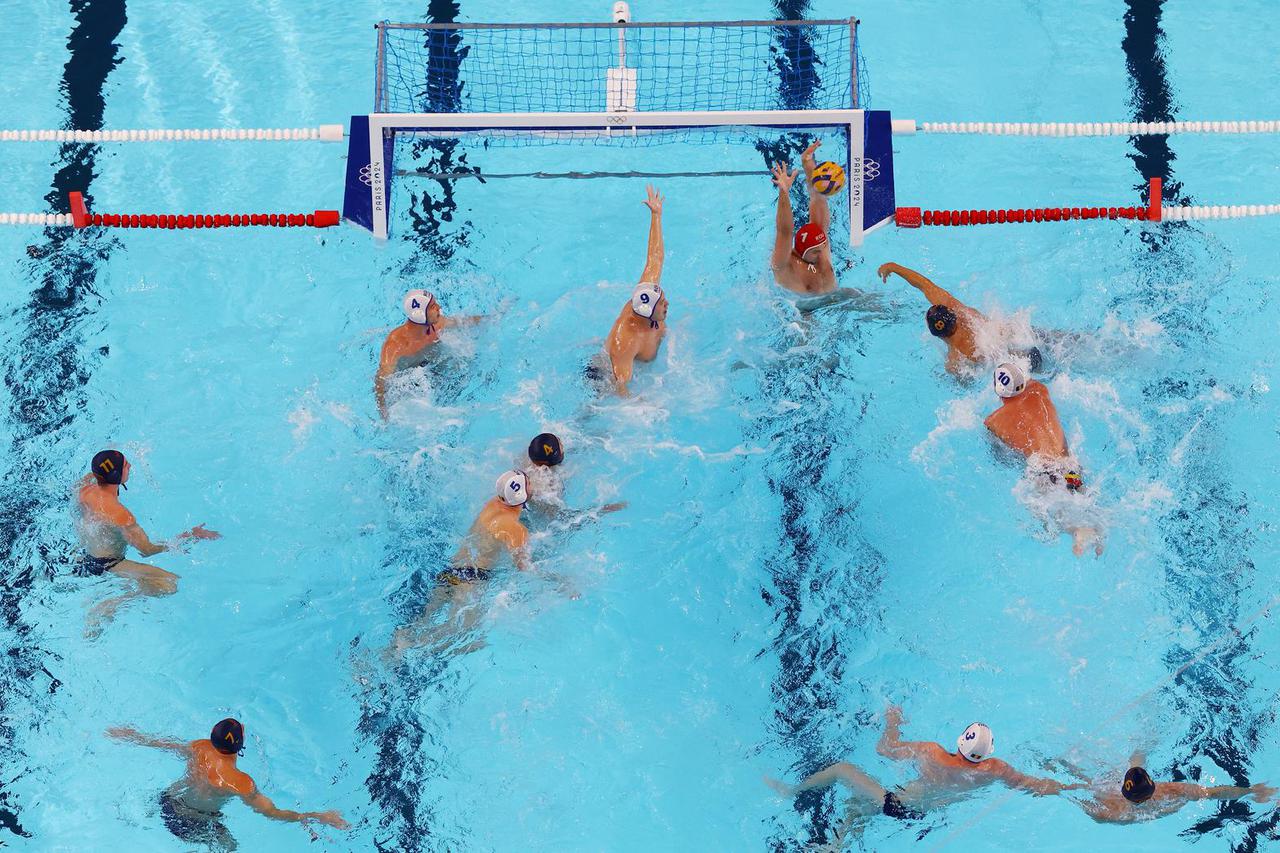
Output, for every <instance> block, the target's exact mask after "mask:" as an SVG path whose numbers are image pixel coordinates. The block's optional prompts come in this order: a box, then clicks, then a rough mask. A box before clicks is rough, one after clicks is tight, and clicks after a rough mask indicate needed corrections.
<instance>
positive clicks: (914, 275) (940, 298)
mask: <svg viewBox="0 0 1280 853" xmlns="http://www.w3.org/2000/svg"><path fill="white" fill-rule="evenodd" d="M876 273H877V274H878V275H879V276H880V280H881V281H888V280H889V275H890V274H891V273H897V274H898V275H900V276H902V277H903V278H904V279H906V281H907V284H909V285H911V286H912V287H914V288H915V289H916V290H918V291H920V292H921V293H923V294H924V296H925V298H926V299H928V300H929V301H930V302H931V303H933V304H934V305H946V306H947V307H948V308H957V307H958V308H968V307H969V306H968V305H965V304H964V303H963V302H961V301H960V300H959V299H956V298H955V297H954V296H952V295H951V294H950V293H948V292H947V291H945V290H943V289H942V288H941V287H938V285H936V284H934V283H933V282H932V281H930V280H929V279H927V278H925V277H924V276H923V275H921V274H920V273H918V272H916V271H915V270H913V269H908V268H907V267H904V266H902V265H901V264H895V263H892V262H890V263H887V264H881V265H880V269H878V270H877V271H876Z"/></svg>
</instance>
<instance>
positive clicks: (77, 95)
mask: <svg viewBox="0 0 1280 853" xmlns="http://www.w3.org/2000/svg"><path fill="white" fill-rule="evenodd" d="M70 9H71V15H72V17H73V19H74V21H75V23H74V25H73V26H72V28H71V33H70V35H69V36H68V38H67V47H68V50H69V54H70V55H69V56H68V58H67V62H66V64H65V66H64V67H63V73H62V83H61V91H62V96H63V99H64V100H65V102H66V110H67V119H66V122H65V124H64V125H63V126H64V127H66V128H76V129H84V130H98V129H100V128H101V127H102V117H103V109H104V106H105V99H104V94H103V87H104V84H105V83H106V79H107V76H108V75H109V74H110V73H111V71H112V70H113V69H114V68H115V67H116V66H117V65H118V64H119V63H120V62H121V61H122V60H121V58H120V56H119V45H117V44H116V37H117V36H119V34H120V31H121V30H122V29H123V28H124V24H125V4H124V0H73V2H71V4H70ZM98 154H99V147H98V146H96V145H84V144H74V143H68V144H64V145H62V146H60V148H59V151H58V159H57V160H56V161H55V162H54V163H53V165H54V166H56V167H57V171H56V174H55V175H54V179H53V188H52V189H51V190H50V192H49V194H48V195H47V196H45V198H46V199H47V200H48V202H49V205H50V208H51V209H52V210H54V211H57V212H60V213H65V212H67V210H68V208H67V193H68V192H70V191H72V190H81V191H87V190H88V189H89V185H90V182H91V181H92V180H93V177H94V175H95V174H96V160H97V157H98ZM111 248H112V244H111V243H110V242H108V241H101V240H95V238H87V239H86V238H85V237H84V236H83V235H80V234H75V233H73V232H71V231H68V230H67V229H65V228H49V229H46V230H45V232H44V234H43V239H42V242H40V243H38V244H34V245H32V246H29V247H28V249H27V254H28V256H29V259H28V260H27V261H26V262H25V268H26V271H27V272H28V273H29V274H30V275H31V277H32V278H33V279H34V280H35V282H36V286H35V288H34V289H33V290H32V293H31V296H30V298H29V299H28V301H27V302H26V303H25V304H24V305H22V306H20V307H19V308H18V309H17V310H16V311H15V312H14V314H13V316H12V317H11V318H10V320H9V322H8V324H7V325H8V326H9V327H10V328H12V329H14V330H15V331H14V332H13V333H12V335H11V337H10V338H9V339H8V340H7V341H6V342H5V344H6V345H5V347H4V373H5V384H6V387H7V391H8V403H9V411H8V417H9V420H10V423H11V424H12V427H13V443H12V446H11V448H10V452H9V459H8V461H9V464H10V466H11V470H13V471H21V472H22V476H21V477H6V478H4V480H3V485H2V486H0V565H3V569H0V571H3V577H4V583H3V585H2V587H0V612H2V613H3V616H4V630H5V631H6V633H7V637H6V645H7V646H8V648H7V654H5V655H4V657H3V658H2V660H3V664H2V669H0V681H2V683H3V687H0V745H2V746H0V749H3V754H4V756H5V761H4V764H5V768H6V769H5V778H4V779H3V780H0V828H3V829H4V830H7V831H8V832H10V833H13V834H15V835H19V836H23V837H30V835H29V833H28V832H27V831H26V830H24V829H23V827H22V824H21V823H20V821H19V811H20V806H19V804H18V803H17V802H16V800H15V797H14V795H13V792H12V791H10V790H8V789H6V788H5V787H3V785H7V784H11V783H12V781H13V780H14V779H16V778H18V777H20V776H21V775H23V773H24V772H25V769H26V759H25V757H24V755H25V750H23V749H22V745H21V743H20V741H21V733H20V732H18V731H16V730H15V727H14V726H13V724H12V723H11V721H12V720H14V719H26V720H27V721H28V722H29V723H30V724H31V725H32V726H38V725H39V720H40V719H41V717H42V714H41V712H40V708H41V706H42V705H43V704H44V703H46V702H49V701H51V699H50V697H52V696H53V695H54V694H55V693H56V692H57V690H58V688H59V687H60V686H61V682H60V681H59V680H58V678H57V677H56V676H55V675H53V674H52V673H51V672H50V671H49V669H48V668H47V667H46V661H48V660H49V658H50V652H49V651H48V650H46V649H43V648H41V647H40V645H39V642H40V640H39V637H38V636H37V634H36V629H35V626H33V625H31V624H29V623H28V622H27V621H26V620H25V617H24V613H23V611H24V605H25V604H26V603H27V602H28V600H29V597H30V596H31V595H32V594H33V590H34V586H35V583H36V582H37V580H39V579H44V580H49V579H51V578H52V577H53V574H54V571H55V568H56V566H57V565H59V564H61V563H65V561H66V560H65V558H66V554H67V549H68V545H67V543H66V542H65V540H64V539H63V538H62V536H61V535H60V534H57V533H50V532H48V531H46V530H45V529H44V525H42V524H41V520H42V519H46V518H48V517H50V515H51V514H55V513H56V512H57V510H58V508H59V507H61V506H65V504H66V501H67V496H66V494H64V493H63V492H62V491H60V486H59V484H60V483H61V473H60V472H61V471H63V470H64V467H65V461H66V460H65V459H62V458H61V457H60V456H59V453H60V451H61V448H62V447H64V446H65V445H67V444H74V443H75V442H70V441H68V440H67V438H68V436H69V435H70V433H71V431H72V427H73V425H74V423H75V419H76V416H77V415H78V413H79V412H81V411H82V410H83V409H84V407H85V405H86V397H85V393H84V386H85V384H86V383H87V382H88V379H89V376H90V370H91V367H92V362H93V361H94V360H95V359H96V358H100V357H101V356H102V355H105V352H103V353H98V354H96V355H94V356H90V357H89V358H88V359H86V357H85V354H84V353H83V352H82V351H81V350H82V346H83V340H82V338H81V335H80V332H79V329H80V327H81V324H82V323H83V322H84V321H85V318H86V317H87V316H90V315H91V314H92V312H93V311H94V310H95V309H96V308H97V307H98V306H99V304H100V302H101V298H100V296H99V295H98V293H97V292H96V291H95V290H94V281H95V277H96V273H97V267H98V264H99V263H101V262H102V261H104V260H105V259H106V257H107V255H108V254H109V252H110V250H111ZM32 706H34V707H32ZM2 843H3V842H0V844H2Z"/></svg>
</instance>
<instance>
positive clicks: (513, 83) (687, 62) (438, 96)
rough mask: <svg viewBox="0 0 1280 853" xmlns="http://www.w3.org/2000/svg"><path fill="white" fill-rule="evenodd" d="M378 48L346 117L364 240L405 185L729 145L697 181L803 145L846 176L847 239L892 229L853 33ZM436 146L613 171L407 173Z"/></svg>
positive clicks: (506, 168)
mask: <svg viewBox="0 0 1280 853" xmlns="http://www.w3.org/2000/svg"><path fill="white" fill-rule="evenodd" d="M618 5H625V4H618ZM623 12H624V13H625V12H626V10H625V9H624V10H623ZM615 14H617V8H616V7H615ZM377 38H378V62H377V73H376V84H375V97H374V104H375V112H373V113H371V114H369V115H367V116H353V117H352V124H351V135H350V150H349V156H348V163H347V191H346V198H345V202H344V209H343V214H344V216H345V217H346V218H347V219H348V220H350V221H352V222H355V223H357V224H359V225H362V226H364V227H365V228H368V229H369V230H370V231H372V232H373V234H374V235H375V236H376V237H379V238H385V237H386V236H387V234H388V230H389V220H390V215H389V214H390V207H391V197H392V193H391V187H392V184H393V182H394V181H396V180H398V179H401V178H403V177H405V176H408V175H415V176H423V177H429V178H433V179H435V180H440V181H453V180H462V179H466V178H474V177H478V178H481V179H483V178H485V176H486V171H488V172H489V173H490V174H501V175H503V176H517V175H522V174H526V173H527V174H530V175H534V174H536V176H538V177H549V176H555V175H560V174H563V175H564V176H566V177H568V176H573V177H584V176H592V175H598V174H608V175H611V176H617V175H625V174H629V173H637V174H638V173H639V170H636V169H628V168H626V166H625V165H623V166H618V164H619V163H625V160H626V156H627V155H626V153H625V152H626V151H628V150H632V151H634V149H637V148H641V147H643V148H650V147H652V146H655V145H662V144H666V143H673V142H682V143H692V144H699V143H704V142H713V143H724V142H725V141H726V140H730V139H731V140H732V141H733V142H735V143H738V144H736V145H734V146H732V148H733V149H734V150H736V151H745V152H747V153H746V155H745V157H734V158H730V159H731V160H732V163H731V164H730V166H731V168H725V169H719V170H708V171H705V172H702V173H700V174H706V175H717V174H729V173H731V174H740V173H741V174H746V173H750V172H752V171H756V172H758V173H759V174H760V175H762V176H763V175H765V174H766V169H767V163H768V161H769V160H770V159H771V158H773V159H776V158H777V157H778V156H782V157H786V158H787V159H792V160H794V159H795V158H794V156H793V155H794V152H796V151H798V149H799V148H800V147H803V142H804V141H805V140H806V139H807V138H809V137H810V136H815V135H821V136H822V137H823V139H824V143H825V144H824V147H823V149H822V152H821V153H822V156H823V158H824V159H830V160H834V161H836V162H838V163H840V164H841V165H842V166H844V167H845V169H846V174H847V176H848V182H847V191H846V193H845V199H846V201H847V206H848V210H847V214H848V224H849V230H850V239H851V241H852V242H853V243H854V244H855V245H856V244H860V243H861V242H862V237H863V235H864V234H865V233H867V232H868V231H871V230H872V229H874V228H876V227H879V226H880V225H882V224H884V223H885V222H887V221H889V220H890V219H891V218H892V216H893V211H894V202H893V169H892V148H891V145H890V135H891V123H890V119H889V114H888V113H887V112H873V111H864V110H862V109H861V108H860V107H861V106H862V105H863V103H864V97H865V92H864V87H863V86H862V85H861V81H860V74H859V68H858V50H857V21H856V20H853V19H848V20H828V21H733V22H705V23H607V24H459V23H451V24H393V23H385V22H384V23H382V24H380V25H378V27H377ZM437 143H438V144H439V145H448V146H459V145H462V146H470V147H471V148H472V149H474V150H475V151H477V152H481V153H483V152H494V151H499V150H500V151H503V152H504V153H508V154H509V151H508V149H513V148H532V147H539V148H543V147H546V146H562V145H579V146H580V145H589V146H591V147H592V148H593V149H594V150H597V151H598V150H600V149H604V150H606V151H610V152H615V154H614V156H612V157H611V158H610V159H609V162H610V164H612V168H610V169H606V170H594V171H592V170H581V169H578V170H564V169H561V170H560V171H557V170H556V169H555V168H553V167H546V165H545V161H546V158H545V157H544V158H542V159H541V160H539V163H541V164H542V165H540V166H539V167H538V171H537V172H536V173H534V172H532V171H531V170H530V169H524V170H523V171H522V170H521V169H520V168H518V167H513V166H512V162H513V160H512V158H511V157H510V156H507V157H505V158H503V159H502V161H501V162H502V166H501V169H502V171H500V172H496V173H495V172H494V167H496V166H498V163H497V162H496V159H495V158H494V157H492V156H490V157H488V158H487V159H488V161H489V162H486V158H485V157H482V156H474V155H473V156H471V157H469V158H468V164H469V165H468V166H467V168H466V169H465V170H456V169H455V170H449V169H441V168H439V167H436V168H435V169H434V171H433V170H432V168H430V167H428V168H423V167H421V165H420V163H419V162H418V160H419V158H418V157H417V156H415V153H420V152H421V151H422V149H423V146H424V144H425V145H427V146H430V145H432V144H437ZM616 152H622V153H616ZM428 159H430V158H428ZM436 159H437V160H438V159H439V158H436ZM644 174H646V175H653V174H655V173H653V172H645V173H644ZM837 206H838V205H837ZM841 218H842V219H843V218H844V217H841Z"/></svg>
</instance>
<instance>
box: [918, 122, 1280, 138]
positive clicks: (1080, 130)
mask: <svg viewBox="0 0 1280 853" xmlns="http://www.w3.org/2000/svg"><path fill="white" fill-rule="evenodd" d="M893 132H894V133H895V134H907V135H910V134H913V133H968V134H979V135H983V136H1160V135H1164V134H1169V133H1219V134H1226V133H1280V121H1276V120H1253V119H1249V120H1243V121H1238V120H1237V121H1038V122H1026V121H921V122H917V121H915V120H914V119H894V120H893Z"/></svg>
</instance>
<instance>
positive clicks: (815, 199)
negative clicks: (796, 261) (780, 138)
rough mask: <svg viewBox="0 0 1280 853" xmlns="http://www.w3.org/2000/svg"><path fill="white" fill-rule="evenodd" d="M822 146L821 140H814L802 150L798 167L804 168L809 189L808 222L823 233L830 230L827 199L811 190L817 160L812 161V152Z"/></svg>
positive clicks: (829, 213)
mask: <svg viewBox="0 0 1280 853" xmlns="http://www.w3.org/2000/svg"><path fill="white" fill-rule="evenodd" d="M821 144H822V140H821V139H815V140H814V141H813V142H811V143H810V144H809V147H808V148H806V149H804V153H803V154H801V155H800V165H801V166H803V167H804V177H805V183H806V184H807V185H808V187H809V221H810V222H812V223H813V224H814V225H817V226H818V227H819V228H821V229H822V230H823V231H830V230H831V208H830V207H829V206H828V205H827V197H826V196H825V195H823V194H822V193H820V192H818V191H817V190H815V189H814V188H813V170H814V169H816V168H817V167H818V162H817V160H815V159H814V156H813V152H815V151H817V150H818V146H819V145H821Z"/></svg>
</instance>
